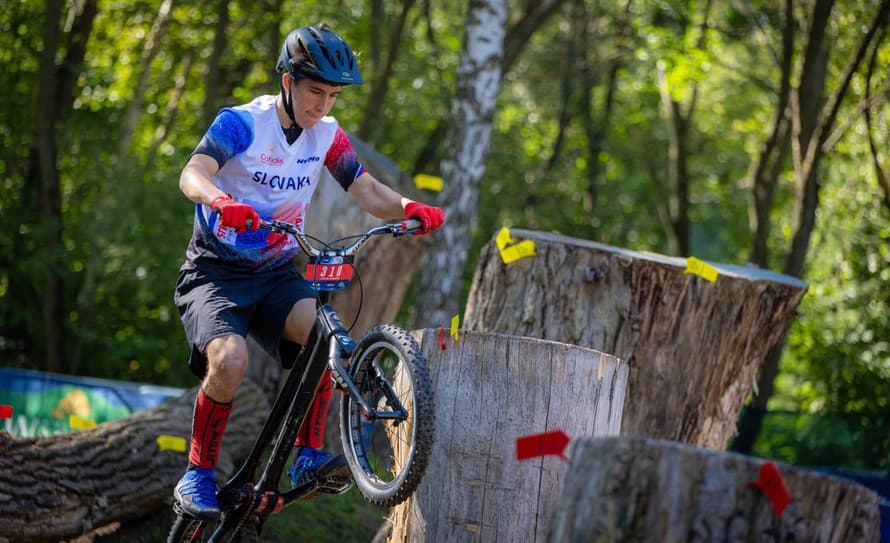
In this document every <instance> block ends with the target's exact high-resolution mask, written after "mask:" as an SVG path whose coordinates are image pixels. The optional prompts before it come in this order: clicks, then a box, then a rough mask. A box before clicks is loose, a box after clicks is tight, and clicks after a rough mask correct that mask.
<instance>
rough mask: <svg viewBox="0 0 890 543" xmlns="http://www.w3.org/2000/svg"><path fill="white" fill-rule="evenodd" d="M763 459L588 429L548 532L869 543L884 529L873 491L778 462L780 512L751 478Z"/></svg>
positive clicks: (676, 541) (666, 539) (630, 538)
mask: <svg viewBox="0 0 890 543" xmlns="http://www.w3.org/2000/svg"><path fill="white" fill-rule="evenodd" d="M762 464H763V461H762V460H759V459H756V458H751V457H748V456H742V455H739V454H735V453H723V452H716V451H710V450H706V449H699V448H696V447H690V446H688V445H683V444H680V443H671V442H666V441H656V440H651V439H644V438H640V437H604V438H584V439H581V440H577V441H576V442H574V443H573V444H572V463H571V466H570V467H569V473H568V476H567V478H566V481H567V482H566V487H565V491H564V492H563V494H562V498H561V500H560V502H559V506H558V509H557V511H556V516H555V519H554V521H553V530H552V532H551V537H550V541H551V542H553V543H558V542H569V541H588V542H599V541H602V542H608V543H622V542H628V543H630V542H634V543H636V542H639V541H659V542H662V543H699V542H701V543H704V542H707V543H723V542H726V543H729V542H733V543H745V542H750V543H760V542H763V541H771V542H782V543H785V542H788V543H790V542H801V541H806V542H808V543H829V542H832V543H835V542H836V543H841V542H849V543H867V542H875V543H876V542H877V541H878V539H879V538H880V534H879V528H880V516H879V512H878V496H877V495H876V494H874V493H873V492H871V491H870V490H868V489H866V488H865V487H863V486H860V485H858V484H856V483H853V482H851V481H847V480H844V479H839V478H836V477H832V476H828V475H821V474H818V473H816V472H813V471H807V470H803V469H799V468H794V467H791V466H788V465H781V464H780V465H778V472H779V476H780V477H781V480H782V481H784V483H785V485H786V488H787V491H788V493H789V494H790V497H791V502H790V503H789V504H788V505H787V506H786V507H785V508H784V509H781V514H780V515H777V514H776V510H774V509H773V506H772V505H771V502H770V500H769V499H768V497H767V495H766V494H765V493H764V492H763V491H761V490H760V489H759V488H756V487H750V486H749V484H748V483H750V482H752V481H757V480H759V479H760V478H761V475H760V470H761V465H762Z"/></svg>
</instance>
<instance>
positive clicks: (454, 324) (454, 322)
mask: <svg viewBox="0 0 890 543" xmlns="http://www.w3.org/2000/svg"><path fill="white" fill-rule="evenodd" d="M458 326H460V315H455V316H453V317H451V337H453V338H454V341H457V327H458Z"/></svg>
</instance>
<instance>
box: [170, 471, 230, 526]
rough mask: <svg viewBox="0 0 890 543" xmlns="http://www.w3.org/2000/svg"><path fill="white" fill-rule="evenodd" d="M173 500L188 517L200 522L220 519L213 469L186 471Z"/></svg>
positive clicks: (177, 486)
mask: <svg viewBox="0 0 890 543" xmlns="http://www.w3.org/2000/svg"><path fill="white" fill-rule="evenodd" d="M173 498H175V499H176V501H177V502H179V506H180V507H182V509H183V511H185V513H186V514H188V515H191V516H193V517H195V518H197V519H200V520H209V521H213V520H217V519H219V502H218V501H217V500H216V477H215V476H214V475H213V468H192V469H189V470H188V471H186V472H185V475H183V476H182V479H180V480H179V483H178V484H177V485H176V488H175V489H173Z"/></svg>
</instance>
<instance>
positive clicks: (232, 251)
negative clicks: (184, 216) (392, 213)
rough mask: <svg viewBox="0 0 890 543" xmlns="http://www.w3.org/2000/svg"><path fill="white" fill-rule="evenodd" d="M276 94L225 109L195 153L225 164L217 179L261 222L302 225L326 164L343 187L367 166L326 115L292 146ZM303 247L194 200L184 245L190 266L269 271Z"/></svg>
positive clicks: (225, 190) (221, 187)
mask: <svg viewBox="0 0 890 543" xmlns="http://www.w3.org/2000/svg"><path fill="white" fill-rule="evenodd" d="M275 100H276V96H274V95H267V96H260V97H258V98H256V99H254V100H253V101H252V102H250V103H248V104H244V105H242V106H237V107H233V108H226V109H223V110H222V111H220V113H219V114H218V115H217V117H216V119H215V120H214V122H213V124H212V125H211V126H210V128H209V129H208V130H207V133H206V134H205V135H204V138H203V139H202V140H201V142H200V143H199V144H198V147H197V148H196V149H195V152H194V153H193V154H205V155H208V156H210V157H212V158H213V159H215V160H216V161H217V164H219V166H220V168H219V171H217V172H216V174H214V176H213V183H214V184H215V185H216V186H217V187H219V189H220V190H222V191H223V192H225V193H227V194H231V195H232V197H233V198H234V199H235V200H237V201H239V202H243V203H246V204H250V205H251V206H252V207H253V208H254V209H255V210H256V212H257V213H258V214H259V216H260V217H261V218H262V219H264V220H282V221H287V222H290V223H293V224H295V225H297V227H298V228H302V224H303V217H304V215H305V214H306V210H307V209H308V208H309V202H310V200H311V199H312V194H313V193H314V192H315V187H316V185H317V184H318V182H319V180H320V179H321V169H322V167H327V168H328V170H329V171H330V172H331V174H332V175H333V177H334V178H335V179H336V180H337V181H338V182H339V183H340V185H341V186H342V187H343V189H344V190H346V189H348V188H349V186H350V185H351V184H352V182H353V181H354V180H355V179H356V178H358V176H360V175H361V174H362V173H363V172H364V168H363V166H362V165H361V163H360V162H359V160H358V157H357V155H356V154H355V151H354V150H353V148H352V144H351V143H350V142H349V138H348V137H347V136H346V133H345V132H343V130H342V129H341V128H340V127H339V125H338V123H337V120H336V119H334V118H333V117H323V118H322V119H320V120H319V121H318V122H317V123H316V124H315V125H314V126H313V127H312V128H309V129H308V130H302V131H301V132H300V135H299V137H297V139H296V141H294V142H293V143H292V144H288V142H287V139H286V137H285V133H284V130H283V129H282V127H281V124H280V122H279V119H278V114H277V111H276V108H275ZM299 250H300V248H299V246H298V245H297V243H296V241H295V240H294V239H293V238H292V237H291V236H288V235H286V234H273V233H270V232H268V231H266V230H262V229H259V230H256V231H253V232H251V231H247V232H244V233H242V234H236V233H235V229H234V228H227V227H224V226H222V224H221V222H220V220H219V217H218V216H217V214H216V213H213V211H212V210H211V209H210V206H207V205H203V204H196V205H195V224H194V229H193V232H192V238H191V240H190V242H189V246H188V249H187V250H186V263H185V265H184V266H183V267H184V268H186V269H189V268H194V267H195V264H196V261H197V260H213V261H216V262H219V263H225V264H235V265H237V266H239V267H245V268H249V269H252V270H261V269H272V268H275V267H278V266H280V265H282V264H284V263H286V262H288V261H289V260H290V259H291V258H292V257H293V256H294V255H295V254H296V253H298V252H299Z"/></svg>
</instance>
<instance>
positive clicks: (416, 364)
mask: <svg viewBox="0 0 890 543" xmlns="http://www.w3.org/2000/svg"><path fill="white" fill-rule="evenodd" d="M350 374H351V376H352V379H353V381H354V382H355V384H356V387H357V388H358V390H359V391H360V393H361V395H362V397H363V399H364V400H365V401H366V402H367V403H368V405H370V406H371V407H372V408H373V409H376V410H377V411H378V412H383V413H389V412H393V411H394V409H395V407H397V406H396V404H395V403H394V402H392V401H391V400H390V399H389V398H388V397H387V395H386V393H385V392H384V391H385V390H386V389H387V384H388V387H389V389H390V390H391V391H392V392H393V393H394V394H395V396H396V398H397V399H398V403H400V404H401V406H402V407H403V408H404V409H405V410H406V411H407V418H405V420H392V419H381V418H378V419H375V420H368V419H366V418H365V416H364V415H363V414H362V413H361V407H360V406H359V404H357V403H356V402H354V401H353V400H352V399H351V398H350V397H349V396H345V397H344V399H343V403H342V407H341V419H340V429H341V437H342V439H343V449H344V453H345V455H346V459H347V461H348V462H349V466H350V469H351V471H352V475H353V479H354V480H355V483H356V486H357V487H358V488H359V490H360V491H361V492H362V494H364V496H365V497H366V498H367V499H368V500H369V501H371V502H372V503H375V504H379V505H384V506H392V505H395V504H397V503H400V502H402V501H404V500H405V499H406V498H408V497H409V496H410V495H411V494H412V493H413V492H414V491H415V490H416V489H417V486H418V485H419V484H420V480H421V478H422V477H423V473H424V471H425V469H426V464H427V461H428V459H429V454H430V451H431V449H432V444H433V429H434V426H435V414H434V407H433V392H432V386H431V383H430V377H429V371H428V370H427V367H426V362H425V360H424V358H423V355H422V354H421V352H420V348H419V347H418V345H417V343H416V342H415V341H414V339H413V338H411V336H409V335H408V333H407V332H405V331H404V330H402V329H401V328H398V327H396V326H391V325H384V326H378V327H375V328H373V329H372V330H370V331H369V332H368V333H367V334H365V336H364V337H363V338H362V339H361V340H360V341H359V343H358V346H357V348H356V350H355V355H354V356H353V360H352V361H351V365H350ZM375 375H376V376H377V379H382V380H384V381H385V383H381V382H380V381H377V380H376V379H375Z"/></svg>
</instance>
